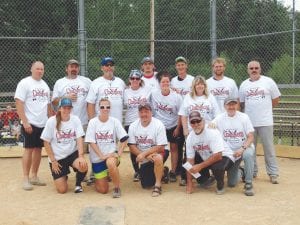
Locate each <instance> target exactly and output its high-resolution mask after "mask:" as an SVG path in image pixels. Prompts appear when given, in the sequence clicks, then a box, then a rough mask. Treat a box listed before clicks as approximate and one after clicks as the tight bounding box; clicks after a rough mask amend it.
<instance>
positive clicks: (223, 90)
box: [210, 87, 229, 97]
mask: <svg viewBox="0 0 300 225" xmlns="http://www.w3.org/2000/svg"><path fill="white" fill-rule="evenodd" d="M210 93H211V94H212V95H214V96H215V97H219V96H224V97H226V96H228V95H229V90H227V89H226V88H225V87H219V88H215V89H213V90H211V91H210Z"/></svg>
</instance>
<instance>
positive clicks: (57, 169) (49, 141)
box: [41, 98, 88, 194]
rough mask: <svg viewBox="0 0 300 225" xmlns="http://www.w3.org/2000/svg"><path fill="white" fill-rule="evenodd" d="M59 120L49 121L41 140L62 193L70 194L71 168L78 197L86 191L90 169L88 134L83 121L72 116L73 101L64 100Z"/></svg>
mask: <svg viewBox="0 0 300 225" xmlns="http://www.w3.org/2000/svg"><path fill="white" fill-rule="evenodd" d="M58 107H59V109H58V112H57V114H56V115H55V116H52V117H50V118H49V119H48V121H47V123H46V126H45V128H44V131H43V133H42V135H41V139H42V140H44V146H45V149H46V152H47V154H48V159H49V164H50V169H51V172H52V177H53V179H54V184H55V187H56V190H57V192H58V193H61V194H63V193H66V192H67V191H68V183H67V178H68V176H67V175H68V174H69V173H70V169H69V167H72V168H73V170H74V171H75V172H76V185H75V191H74V192H75V193H80V192H82V191H83V189H82V186H81V182H82V181H83V179H84V177H85V175H86V173H87V170H88V165H87V162H86V160H85V159H84V155H83V136H84V131H83V128H82V125H81V122H80V119H79V118H78V117H77V116H75V115H72V114H71V110H72V101H71V100H70V99H69V98H62V99H61V100H60V102H59V105H58Z"/></svg>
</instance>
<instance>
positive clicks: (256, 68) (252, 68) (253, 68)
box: [249, 67, 259, 70]
mask: <svg viewBox="0 0 300 225" xmlns="http://www.w3.org/2000/svg"><path fill="white" fill-rule="evenodd" d="M258 69H259V67H250V68H249V70H258Z"/></svg>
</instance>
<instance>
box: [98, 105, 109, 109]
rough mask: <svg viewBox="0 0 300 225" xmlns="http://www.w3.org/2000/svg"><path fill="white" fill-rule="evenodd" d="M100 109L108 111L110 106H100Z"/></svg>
mask: <svg viewBox="0 0 300 225" xmlns="http://www.w3.org/2000/svg"><path fill="white" fill-rule="evenodd" d="M100 109H110V106H109V105H108V106H104V105H100Z"/></svg>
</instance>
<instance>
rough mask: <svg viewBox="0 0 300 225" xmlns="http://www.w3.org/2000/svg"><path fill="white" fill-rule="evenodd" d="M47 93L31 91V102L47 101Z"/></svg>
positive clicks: (39, 90)
mask: <svg viewBox="0 0 300 225" xmlns="http://www.w3.org/2000/svg"><path fill="white" fill-rule="evenodd" d="M48 96H49V93H48V92H46V90H45V89H38V88H37V89H34V90H32V101H38V102H44V101H48Z"/></svg>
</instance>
